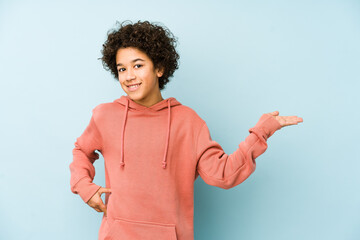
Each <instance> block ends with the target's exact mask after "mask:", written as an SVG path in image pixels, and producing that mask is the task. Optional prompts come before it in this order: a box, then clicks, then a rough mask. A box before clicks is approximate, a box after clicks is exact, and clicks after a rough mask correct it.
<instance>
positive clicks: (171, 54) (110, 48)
mask: <svg viewBox="0 0 360 240" xmlns="http://www.w3.org/2000/svg"><path fill="white" fill-rule="evenodd" d="M116 24H119V22H118V21H117V22H116ZM176 45H177V38H176V37H175V36H174V35H173V34H172V33H171V32H170V30H169V29H168V28H166V27H165V26H160V25H159V24H154V23H150V22H149V21H143V22H141V21H138V22H136V23H132V22H131V21H130V20H125V21H123V22H122V23H120V26H119V28H115V29H110V30H109V31H108V32H107V40H106V41H105V43H104V44H103V49H102V50H101V53H102V58H99V59H101V60H102V64H103V67H104V68H105V69H106V70H109V71H111V73H112V75H114V77H115V78H116V79H117V80H118V72H117V68H116V53H117V50H118V49H119V48H126V47H135V48H137V49H139V50H141V51H143V52H145V53H146V54H147V55H148V56H149V58H150V59H151V60H152V62H153V64H154V67H155V68H160V69H161V68H164V73H163V75H162V76H161V77H159V88H160V90H163V89H164V87H165V85H166V84H167V83H168V82H169V78H170V77H172V76H173V73H174V72H175V70H176V69H178V68H179V64H178V60H179V58H180V56H179V54H178V53H177V52H176V50H175V47H176Z"/></svg>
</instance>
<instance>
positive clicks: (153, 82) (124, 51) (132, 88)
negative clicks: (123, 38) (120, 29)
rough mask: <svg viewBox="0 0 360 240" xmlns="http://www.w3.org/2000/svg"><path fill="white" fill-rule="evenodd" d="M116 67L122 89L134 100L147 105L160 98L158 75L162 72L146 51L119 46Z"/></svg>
mask: <svg viewBox="0 0 360 240" xmlns="http://www.w3.org/2000/svg"><path fill="white" fill-rule="evenodd" d="M116 68H117V71H118V79H119V82H120V84H121V87H122V89H123V90H124V91H125V93H126V94H127V95H128V96H129V97H130V98H131V99H132V100H133V101H134V102H136V103H139V104H141V105H144V106H147V107H149V106H151V105H153V104H155V103H157V102H159V101H161V100H162V96H161V92H160V88H159V77H161V76H162V74H163V72H162V71H160V70H159V69H157V68H154V65H153V62H152V60H151V59H150V58H149V57H148V55H147V54H146V53H144V52H143V51H141V50H139V49H137V48H134V47H127V48H120V49H119V50H118V51H117V53H116Z"/></svg>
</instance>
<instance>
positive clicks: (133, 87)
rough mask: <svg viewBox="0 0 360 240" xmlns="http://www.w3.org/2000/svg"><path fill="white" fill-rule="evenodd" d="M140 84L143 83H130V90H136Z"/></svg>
mask: <svg viewBox="0 0 360 240" xmlns="http://www.w3.org/2000/svg"><path fill="white" fill-rule="evenodd" d="M140 85H141V83H137V84H132V85H129V86H127V87H128V89H129V90H132V91H134V90H136V89H138V88H139V86H140Z"/></svg>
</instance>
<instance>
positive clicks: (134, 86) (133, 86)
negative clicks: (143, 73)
mask: <svg viewBox="0 0 360 240" xmlns="http://www.w3.org/2000/svg"><path fill="white" fill-rule="evenodd" d="M139 85H140V84H136V85H132V86H129V88H136V87H138V86H139Z"/></svg>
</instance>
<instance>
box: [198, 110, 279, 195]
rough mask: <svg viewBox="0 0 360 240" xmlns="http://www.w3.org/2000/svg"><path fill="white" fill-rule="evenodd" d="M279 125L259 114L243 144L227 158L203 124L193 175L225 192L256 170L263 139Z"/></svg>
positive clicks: (264, 147)
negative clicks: (194, 173)
mask: <svg viewBox="0 0 360 240" xmlns="http://www.w3.org/2000/svg"><path fill="white" fill-rule="evenodd" d="M279 129H281V125H280V123H279V122H278V121H277V120H276V119H275V118H274V117H273V116H271V115H269V114H263V115H262V116H261V117H260V119H259V121H258V122H257V123H256V125H255V126H254V127H252V128H250V129H249V133H250V135H248V136H247V137H246V139H245V141H243V142H241V143H240V144H239V147H238V148H237V149H236V150H235V151H234V152H233V153H232V154H230V155H228V154H226V153H225V152H224V150H223V149H222V147H221V146H220V145H219V143H217V142H216V141H213V140H212V139H211V136H210V132H209V129H208V127H207V125H206V123H205V122H204V124H203V125H202V127H201V130H200V133H199V135H198V139H197V145H196V157H197V161H198V162H197V172H198V173H199V174H200V176H201V178H202V179H203V180H204V181H205V182H206V183H207V184H209V185H213V186H216V187H220V188H224V189H229V188H232V187H235V186H237V185H238V184H240V183H242V182H243V181H244V180H245V179H247V178H248V177H249V176H250V175H251V174H252V173H253V172H254V171H255V167H256V162H255V159H256V158H257V157H258V156H259V155H261V154H262V153H264V152H265V150H266V149H267V139H268V138H269V137H270V136H271V135H273V134H274V132H275V131H276V130H279Z"/></svg>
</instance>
